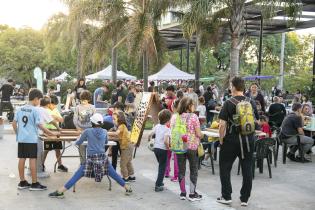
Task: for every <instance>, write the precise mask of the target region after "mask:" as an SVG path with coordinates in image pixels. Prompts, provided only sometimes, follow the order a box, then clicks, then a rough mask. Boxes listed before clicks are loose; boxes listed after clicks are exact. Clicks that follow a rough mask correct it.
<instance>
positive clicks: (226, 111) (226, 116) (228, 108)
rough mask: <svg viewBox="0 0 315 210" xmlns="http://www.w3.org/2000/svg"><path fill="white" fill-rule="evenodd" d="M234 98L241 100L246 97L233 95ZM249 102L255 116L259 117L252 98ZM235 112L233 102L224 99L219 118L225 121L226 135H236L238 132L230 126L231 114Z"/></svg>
mask: <svg viewBox="0 0 315 210" xmlns="http://www.w3.org/2000/svg"><path fill="white" fill-rule="evenodd" d="M234 98H235V99H236V100H238V101H243V100H245V99H246V97H245V96H235V97H234ZM250 103H251V104H252V107H253V110H254V115H255V118H256V119H259V115H258V111H257V108H256V104H255V102H254V101H253V100H250ZM235 114H236V105H235V104H233V103H232V102H231V101H230V100H227V101H225V102H224V104H223V107H222V109H221V111H220V114H219V119H221V120H224V121H226V122H227V127H226V129H227V130H226V136H229V135H232V136H235V135H238V133H237V132H236V130H235V127H234V126H232V120H233V115H235ZM231 126H232V127H231Z"/></svg>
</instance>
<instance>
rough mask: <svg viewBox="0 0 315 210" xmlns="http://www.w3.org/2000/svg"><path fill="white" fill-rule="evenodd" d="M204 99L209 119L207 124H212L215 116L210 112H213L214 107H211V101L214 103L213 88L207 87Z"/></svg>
mask: <svg viewBox="0 0 315 210" xmlns="http://www.w3.org/2000/svg"><path fill="white" fill-rule="evenodd" d="M203 97H204V98H205V104H206V117H207V123H209V122H212V119H213V116H214V114H213V113H211V112H210V111H211V110H212V107H210V106H209V105H210V101H213V100H214V98H213V92H212V90H211V86H208V87H207V90H206V92H205V93H204V94H203Z"/></svg>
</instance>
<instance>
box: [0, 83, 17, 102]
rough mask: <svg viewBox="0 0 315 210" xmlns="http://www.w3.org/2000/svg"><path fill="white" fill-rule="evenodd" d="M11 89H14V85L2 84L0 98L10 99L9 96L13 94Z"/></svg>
mask: <svg viewBox="0 0 315 210" xmlns="http://www.w3.org/2000/svg"><path fill="white" fill-rule="evenodd" d="M13 90H14V87H13V86H12V85H10V84H4V85H3V86H2V87H1V89H0V91H1V92H2V97H1V100H2V101H10V97H11V96H12V94H13Z"/></svg>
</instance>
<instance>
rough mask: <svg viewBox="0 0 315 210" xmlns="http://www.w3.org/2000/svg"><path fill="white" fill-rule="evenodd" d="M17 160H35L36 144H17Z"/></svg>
mask: <svg viewBox="0 0 315 210" xmlns="http://www.w3.org/2000/svg"><path fill="white" fill-rule="evenodd" d="M18 158H37V144H36V143H18Z"/></svg>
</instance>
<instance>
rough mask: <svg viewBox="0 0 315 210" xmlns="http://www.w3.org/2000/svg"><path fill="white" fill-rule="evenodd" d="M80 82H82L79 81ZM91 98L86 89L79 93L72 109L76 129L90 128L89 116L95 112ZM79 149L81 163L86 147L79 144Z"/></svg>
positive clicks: (83, 159)
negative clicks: (78, 102) (78, 99)
mask: <svg viewBox="0 0 315 210" xmlns="http://www.w3.org/2000/svg"><path fill="white" fill-rule="evenodd" d="M81 84H82V82H81ZM91 99H92V96H91V93H90V91H88V90H83V91H82V92H81V94H80V102H81V104H79V105H78V106H77V107H76V108H75V111H74V115H73V124H74V125H75V127H76V129H77V130H81V131H82V130H85V129H87V128H91V127H92V124H91V121H90V118H91V117H92V115H93V114H94V113H95V112H96V110H95V108H94V106H93V105H92V104H90V102H91ZM79 151H80V154H81V157H80V161H81V163H83V162H84V161H85V157H86V148H85V146H83V145H80V146H79Z"/></svg>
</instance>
